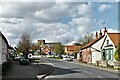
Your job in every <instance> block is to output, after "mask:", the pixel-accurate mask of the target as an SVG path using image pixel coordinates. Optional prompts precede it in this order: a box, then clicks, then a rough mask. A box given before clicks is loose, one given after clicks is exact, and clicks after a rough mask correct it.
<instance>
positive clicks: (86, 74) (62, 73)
mask: <svg viewBox="0 0 120 80" xmlns="http://www.w3.org/2000/svg"><path fill="white" fill-rule="evenodd" d="M42 59H44V60H46V61H49V62H50V63H52V64H53V65H54V67H55V69H54V71H53V72H52V73H51V74H50V75H49V76H47V77H46V78H45V79H44V80H119V76H118V74H117V73H113V72H109V71H104V70H100V69H96V68H92V67H87V66H83V65H80V64H75V63H73V62H72V63H71V62H68V61H59V60H55V59H50V58H42Z"/></svg>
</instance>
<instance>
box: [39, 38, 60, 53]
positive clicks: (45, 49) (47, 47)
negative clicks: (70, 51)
mask: <svg viewBox="0 0 120 80" xmlns="http://www.w3.org/2000/svg"><path fill="white" fill-rule="evenodd" d="M58 44H60V42H51V43H45V40H38V46H39V47H40V50H41V52H42V54H50V53H51V52H54V50H55V46H56V45H58Z"/></svg>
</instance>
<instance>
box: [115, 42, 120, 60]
mask: <svg viewBox="0 0 120 80" xmlns="http://www.w3.org/2000/svg"><path fill="white" fill-rule="evenodd" d="M114 58H115V60H116V61H120V44H119V46H118V47H117V50H116V51H115V54H114Z"/></svg>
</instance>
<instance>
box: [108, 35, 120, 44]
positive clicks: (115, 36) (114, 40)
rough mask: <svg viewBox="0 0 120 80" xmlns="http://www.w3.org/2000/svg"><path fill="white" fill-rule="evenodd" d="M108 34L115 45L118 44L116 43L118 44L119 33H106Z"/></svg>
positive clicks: (119, 40)
mask: <svg viewBox="0 0 120 80" xmlns="http://www.w3.org/2000/svg"><path fill="white" fill-rule="evenodd" d="M108 36H109V37H110V39H111V40H112V42H113V43H114V45H115V46H118V44H120V33H108Z"/></svg>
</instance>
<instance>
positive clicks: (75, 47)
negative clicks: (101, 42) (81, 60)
mask: <svg viewBox="0 0 120 80" xmlns="http://www.w3.org/2000/svg"><path fill="white" fill-rule="evenodd" d="M80 48H81V45H71V46H65V48H64V50H65V54H68V55H75V53H77V52H78V51H79V49H80Z"/></svg>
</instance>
